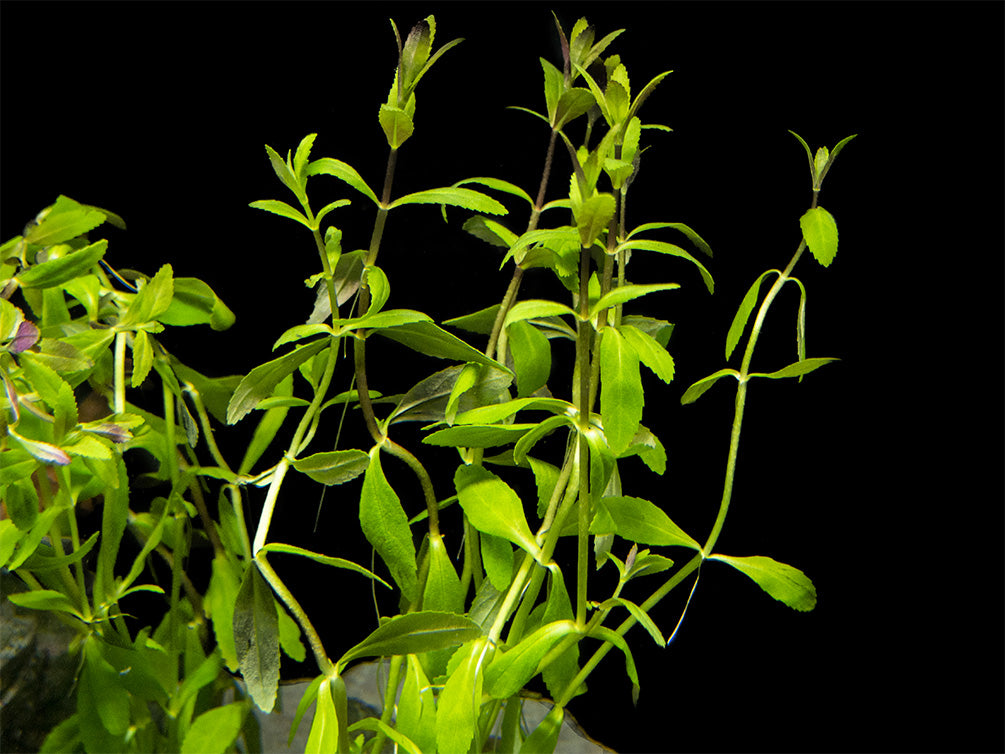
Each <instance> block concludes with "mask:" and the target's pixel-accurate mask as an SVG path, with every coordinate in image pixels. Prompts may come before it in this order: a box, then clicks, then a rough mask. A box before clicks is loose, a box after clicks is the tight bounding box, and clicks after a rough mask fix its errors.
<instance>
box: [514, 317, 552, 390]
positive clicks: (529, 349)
mask: <svg viewBox="0 0 1005 754" xmlns="http://www.w3.org/2000/svg"><path fill="white" fill-rule="evenodd" d="M509 349H510V354H511V355H512V356H513V370H514V371H515V372H516V385H517V395H518V396H520V397H521V398H522V397H525V396H528V395H531V394H532V393H535V392H537V391H538V390H539V389H540V388H542V387H544V385H545V384H547V382H548V377H549V376H550V375H551V345H550V344H549V343H548V338H547V337H545V335H544V333H542V332H541V331H540V330H538V329H537V328H536V327H534V326H533V325H531V324H529V323H528V322H526V321H525V320H520V321H517V322H514V323H513V324H512V325H510V327H509Z"/></svg>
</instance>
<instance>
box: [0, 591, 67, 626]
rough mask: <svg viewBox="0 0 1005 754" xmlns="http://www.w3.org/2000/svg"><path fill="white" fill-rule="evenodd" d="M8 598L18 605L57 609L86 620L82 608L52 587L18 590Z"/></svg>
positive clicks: (33, 608) (30, 608)
mask: <svg viewBox="0 0 1005 754" xmlns="http://www.w3.org/2000/svg"><path fill="white" fill-rule="evenodd" d="M7 599H9V600H10V601H11V602H12V603H14V604H15V605H17V606H18V607H24V608H28V609H29V610H55V611H57V612H61V613H71V614H73V615H76V616H78V617H79V618H80V619H81V620H84V616H83V615H81V614H80V610H78V609H77V606H76V605H74V604H73V602H72V601H71V600H70V598H69V597H67V596H66V595H65V594H63V593H62V592H56V591H53V590H52V589H38V590H36V591H32V592H17V593H15V594H10V595H8V597H7Z"/></svg>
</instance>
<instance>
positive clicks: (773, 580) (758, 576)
mask: <svg viewBox="0 0 1005 754" xmlns="http://www.w3.org/2000/svg"><path fill="white" fill-rule="evenodd" d="M709 560H721V561H722V562H723V563H728V564H729V565H731V566H733V568H735V569H736V570H738V571H740V573H743V574H746V575H747V576H749V577H750V578H751V579H752V580H753V581H754V582H755V583H756V584H757V585H758V586H759V587H761V589H763V590H764V591H766V592H767V593H768V594H770V595H771V596H772V597H774V598H775V599H776V600H778V601H780V602H784V603H785V604H786V605H788V606H789V607H791V608H793V609H795V610H800V611H804V612H805V611H807V610H812V609H813V608H814V607H816V604H817V590H816V588H815V587H814V586H813V582H812V581H810V580H809V579H808V578H806V575H805V574H804V573H803V572H802V571H800V570H799V569H798V568H793V567H792V566H790V565H785V563H779V562H777V561H774V560H772V559H771V558H766V557H763V556H760V555H755V556H753V557H747V558H736V557H731V556H729V555H712V556H710V557H709Z"/></svg>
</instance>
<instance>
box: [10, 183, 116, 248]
mask: <svg viewBox="0 0 1005 754" xmlns="http://www.w3.org/2000/svg"><path fill="white" fill-rule="evenodd" d="M48 209H49V211H48V214H46V216H45V218H44V219H43V220H42V222H40V223H39V224H38V225H35V226H34V227H32V228H31V230H29V231H28V233H27V235H25V241H27V242H28V243H30V244H37V245H39V246H52V245H54V244H58V243H63V242H64V241H69V240H70V239H72V238H76V237H77V236H81V235H83V234H84V233H87V231H89V230H93V229H94V228H97V227H98V226H99V225H101V223H103V222H104V221H105V219H106V216H105V213H104V212H102V211H100V210H99V209H98V208H97V207H90V206H88V205H86V204H81V203H80V202H76V201H74V200H73V199H71V198H70V197H68V196H63V195H62V194H60V195H59V196H58V197H57V198H56V202H55V204H53V205H52V206H51V207H49V208H48Z"/></svg>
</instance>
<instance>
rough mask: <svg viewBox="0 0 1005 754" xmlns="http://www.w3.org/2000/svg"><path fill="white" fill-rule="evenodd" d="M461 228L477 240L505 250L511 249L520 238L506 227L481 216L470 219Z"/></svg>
mask: <svg viewBox="0 0 1005 754" xmlns="http://www.w3.org/2000/svg"><path fill="white" fill-rule="evenodd" d="M461 227H462V228H463V229H464V230H465V231H467V232H468V233H470V234H471V235H473V236H474V237H475V238H480V239H481V240H483V241H485V242H486V243H490V244H492V245H493V246H498V247H500V248H503V249H508V248H510V247H511V246H512V245H513V242H514V241H516V240H517V238H518V237H519V236H517V234H516V233H514V232H513V231H511V230H510V229H509V228H507V227H506V226H505V225H502V224H501V223H497V222H496V221H495V220H489V219H488V218H487V217H482V216H481V215H475V216H473V217H469V218H468V219H467V220H465V221H464V225H462V226H461Z"/></svg>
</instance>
